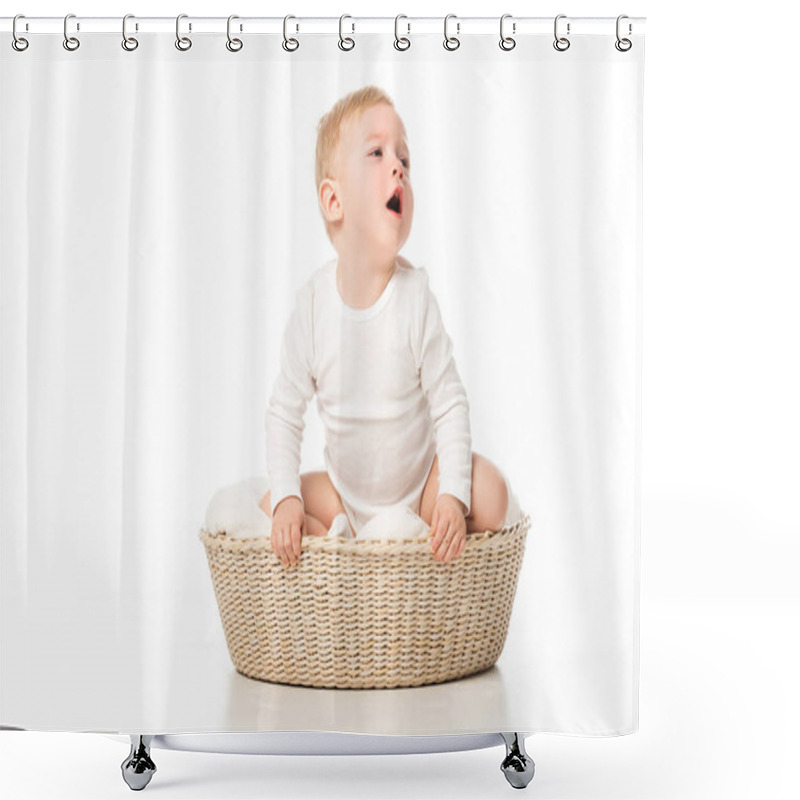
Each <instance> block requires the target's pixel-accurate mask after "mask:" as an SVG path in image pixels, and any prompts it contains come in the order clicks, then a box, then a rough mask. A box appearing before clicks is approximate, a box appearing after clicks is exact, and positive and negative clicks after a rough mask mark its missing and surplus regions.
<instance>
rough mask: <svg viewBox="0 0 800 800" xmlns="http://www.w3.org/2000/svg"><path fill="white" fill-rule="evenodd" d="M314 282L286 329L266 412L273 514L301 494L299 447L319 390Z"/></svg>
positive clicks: (300, 296) (302, 294)
mask: <svg viewBox="0 0 800 800" xmlns="http://www.w3.org/2000/svg"><path fill="white" fill-rule="evenodd" d="M312 299H313V285H312V284H311V283H310V282H309V283H308V284H306V285H305V286H303V287H302V288H301V289H300V290H299V291H298V292H297V296H296V303H295V307H294V310H293V312H292V315H291V317H290V318H289V322H288V324H287V325H286V330H285V331H284V334H283V342H282V346H281V355H280V372H279V373H278V377H277V380H276V381H275V387H274V389H273V390H272V397H271V398H270V401H269V408H268V409H267V414H266V434H267V472H268V473H269V483H270V492H271V496H270V499H271V504H272V509H271V510H272V513H273V514H274V513H275V507H276V506H277V505H278V503H280V501H281V500H283V499H284V498H286V497H292V496H294V497H297V498H299V499H300V500H301V501H302V499H303V498H302V495H301V494H300V447H301V444H302V441H303V428H304V425H305V422H304V420H303V416H304V415H305V411H306V407H307V405H308V402H309V400H311V398H312V397H313V395H314V392H315V390H316V382H315V380H314V373H313V363H314V359H313V352H314V351H313V347H314V340H313V332H312V313H313V308H312Z"/></svg>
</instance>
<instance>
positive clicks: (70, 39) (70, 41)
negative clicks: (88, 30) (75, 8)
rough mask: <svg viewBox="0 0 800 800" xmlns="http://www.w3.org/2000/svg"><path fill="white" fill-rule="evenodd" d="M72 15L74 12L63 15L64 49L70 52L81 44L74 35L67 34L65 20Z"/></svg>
mask: <svg viewBox="0 0 800 800" xmlns="http://www.w3.org/2000/svg"><path fill="white" fill-rule="evenodd" d="M74 16H75V15H74V14H67V16H66V17H64V49H65V50H69V51H70V52H72V51H73V50H77V49H78V48H79V47H80V46H81V43H80V42H79V41H78V40H77V39H76V38H75V37H74V36H68V35H67V20H68V19H69V18H70V17H74Z"/></svg>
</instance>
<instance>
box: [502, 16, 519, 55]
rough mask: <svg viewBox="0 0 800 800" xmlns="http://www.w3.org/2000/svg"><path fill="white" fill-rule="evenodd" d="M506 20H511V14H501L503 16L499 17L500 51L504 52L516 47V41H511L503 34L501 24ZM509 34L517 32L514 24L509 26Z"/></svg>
mask: <svg viewBox="0 0 800 800" xmlns="http://www.w3.org/2000/svg"><path fill="white" fill-rule="evenodd" d="M507 19H511V14H503V16H502V17H500V49H501V50H505V51H506V52H508V51H509V50H513V49H514V48H515V47H516V46H517V40H516V39H512V38H511V37H510V36H506V35H505V33H504V32H503V23H505V21H506V20H507ZM511 32H512V33H516V32H517V23H516V22H513V23H512V24H511Z"/></svg>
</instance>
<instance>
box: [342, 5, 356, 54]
mask: <svg viewBox="0 0 800 800" xmlns="http://www.w3.org/2000/svg"><path fill="white" fill-rule="evenodd" d="M346 19H353V18H352V17H351V16H350V15H349V14H342V16H341V17H339V49H340V50H345V51H347V50H352V49H353V48H354V47H355V46H356V43H355V42H354V41H353V40H352V39H351V38H350V37H349V36H346V37H343V36H342V23H343V22H344V21H345V20H346ZM355 30H356V24H355V23H353V32H354V33H355Z"/></svg>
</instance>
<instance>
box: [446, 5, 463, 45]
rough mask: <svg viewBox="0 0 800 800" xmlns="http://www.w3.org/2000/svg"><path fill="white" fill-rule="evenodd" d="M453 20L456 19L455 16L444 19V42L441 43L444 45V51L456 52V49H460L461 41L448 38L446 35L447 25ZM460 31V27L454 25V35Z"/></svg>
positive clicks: (451, 15) (452, 37) (449, 15)
mask: <svg viewBox="0 0 800 800" xmlns="http://www.w3.org/2000/svg"><path fill="white" fill-rule="evenodd" d="M455 18H456V15H455V14H448V15H447V16H446V17H445V18H444V42H443V44H444V49H445V50H458V48H459V47H461V40H460V39H457V38H456V37H455V36H448V35H447V23H448V21H449V20H451V19H455ZM460 30H461V25H460V24H459V23H456V33H458V32H459V31H460Z"/></svg>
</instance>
